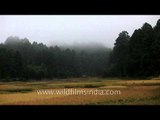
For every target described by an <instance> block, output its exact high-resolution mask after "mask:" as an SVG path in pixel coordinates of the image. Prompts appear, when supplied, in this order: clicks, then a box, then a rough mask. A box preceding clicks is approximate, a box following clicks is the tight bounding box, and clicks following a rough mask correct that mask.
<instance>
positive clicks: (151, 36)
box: [105, 20, 160, 78]
mask: <svg viewBox="0 0 160 120" xmlns="http://www.w3.org/2000/svg"><path fill="white" fill-rule="evenodd" d="M159 55H160V20H158V21H157V24H156V26H155V27H154V28H152V26H151V25H150V24H148V23H145V24H144V25H143V26H142V28H140V29H138V30H135V31H134V33H133V35H132V36H131V37H129V36H128V33H127V32H125V31H123V32H121V33H120V34H119V37H118V38H117V39H116V43H115V46H114V49H113V51H112V53H111V55H110V67H109V68H108V69H107V70H106V73H105V75H110V76H120V77H144V78H145V77H150V76H158V75H159V74H160V65H159V63H160V57H159Z"/></svg>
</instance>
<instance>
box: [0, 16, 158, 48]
mask: <svg viewBox="0 0 160 120" xmlns="http://www.w3.org/2000/svg"><path fill="white" fill-rule="evenodd" d="M158 19H160V15H156V16H153V15H148V16H144V15H132V16H131V15H130V16H129V15H0V42H4V41H5V40H6V38H7V37H9V36H18V37H20V38H25V37H26V38H28V39H29V40H30V41H31V42H33V41H37V42H43V43H44V44H47V45H49V44H57V45H61V44H69V45H70V44H76V43H87V42H98V43H102V44H103V45H105V46H109V47H113V45H114V42H115V39H116V38H117V37H118V34H119V33H120V32H121V31H123V30H126V31H128V33H129V35H132V34H133V32H134V30H135V29H138V28H140V27H142V25H143V24H144V23H145V22H148V23H149V24H151V25H152V26H155V24H156V22H157V20H158Z"/></svg>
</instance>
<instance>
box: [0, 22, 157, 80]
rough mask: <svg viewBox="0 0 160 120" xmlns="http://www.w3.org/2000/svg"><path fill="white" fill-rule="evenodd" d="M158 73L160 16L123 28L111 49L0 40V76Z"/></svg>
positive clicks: (25, 39)
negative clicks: (130, 29)
mask: <svg viewBox="0 0 160 120" xmlns="http://www.w3.org/2000/svg"><path fill="white" fill-rule="evenodd" d="M159 75H160V20H158V21H157V24H156V25H155V26H154V27H152V26H151V25H150V24H148V23H144V25H143V26H142V27H141V28H139V29H136V30H135V31H134V33H133V34H132V36H129V34H128V32H127V31H122V32H121V33H120V34H119V36H118V38H117V39H116V41H115V44H114V48H113V50H110V49H107V48H105V49H93V50H92V49H90V48H89V49H84V48H83V49H82V50H80V49H79V48H78V50H76V49H72V48H60V47H58V46H51V47H49V46H46V45H44V44H43V43H37V42H33V43H31V42H30V41H29V40H28V39H27V38H24V39H20V38H18V37H8V38H7V40H6V41H5V43H1V44H0V80H7V79H8V80H10V79H11V78H12V80H14V79H15V80H16V79H17V80H28V79H43V78H47V79H53V78H68V77H85V76H104V77H138V78H139V77H153V76H159Z"/></svg>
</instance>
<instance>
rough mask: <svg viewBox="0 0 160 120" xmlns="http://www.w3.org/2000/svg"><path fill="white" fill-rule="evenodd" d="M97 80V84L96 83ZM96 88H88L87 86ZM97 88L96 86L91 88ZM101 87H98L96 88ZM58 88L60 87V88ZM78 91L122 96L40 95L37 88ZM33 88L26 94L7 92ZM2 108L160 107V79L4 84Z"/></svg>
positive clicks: (1, 99) (0, 89)
mask: <svg viewBox="0 0 160 120" xmlns="http://www.w3.org/2000/svg"><path fill="white" fill-rule="evenodd" d="M96 80H97V81H96ZM88 85H89V87H95V88H84V87H86V86H88ZM91 85H93V86H91ZM96 85H97V86H96ZM57 86H58V87H57ZM68 87H69V88H70V87H71V88H76V89H78V90H80V89H84V90H94V89H102V90H108V89H118V90H121V94H120V95H38V94H37V92H36V91H35V90H36V89H43V88H45V89H46V88H48V89H54V90H61V89H63V88H65V89H69V88H68ZM16 89H18V90H22V91H23V89H31V90H33V91H28V92H26V93H22V92H21V91H20V92H19V91H17V92H14V91H12V92H7V93H3V92H4V91H5V90H6V91H7V90H16ZM0 91H3V92H2V93H1V92H0V104H1V105H86V104H98V105H99V104H133V105H136V104H160V97H159V96H160V92H159V91H160V80H109V81H108V80H107V81H106V80H99V81H98V79H94V80H93V81H91V79H89V81H88V80H86V81H80V80H75V81H73V80H72V82H69V81H62V82H59V81H56V82H50V81H48V82H28V83H27V82H15V83H14V82H13V83H4V84H3V83H0Z"/></svg>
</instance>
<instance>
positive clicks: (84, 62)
mask: <svg viewBox="0 0 160 120" xmlns="http://www.w3.org/2000/svg"><path fill="white" fill-rule="evenodd" d="M109 52H110V51H109V50H108V49H106V50H103V51H98V50H95V51H93V52H91V51H90V52H88V51H75V50H72V49H69V48H66V49H60V48H59V47H58V46H55V47H47V46H46V45H44V44H42V43H37V42H33V43H32V44H31V43H30V42H29V40H28V39H27V38H24V39H20V38H18V37H8V38H7V40H6V41H5V43H4V44H1V45H0V78H1V79H10V78H12V79H18V80H28V79H39V80H40V79H45V78H49V79H52V78H69V77H81V76H83V75H85V76H102V74H103V71H104V68H105V66H106V63H107V59H108V58H107V57H108V55H109Z"/></svg>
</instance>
